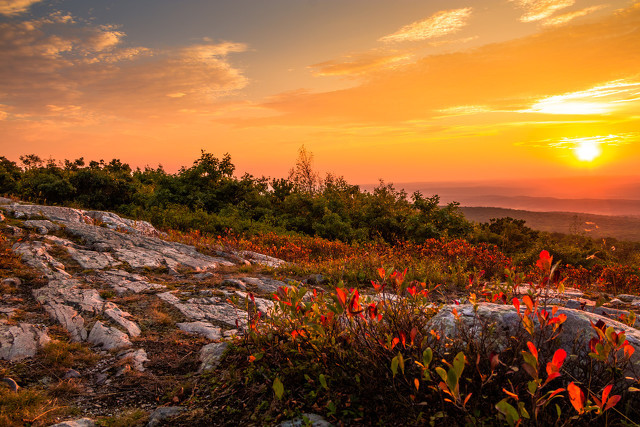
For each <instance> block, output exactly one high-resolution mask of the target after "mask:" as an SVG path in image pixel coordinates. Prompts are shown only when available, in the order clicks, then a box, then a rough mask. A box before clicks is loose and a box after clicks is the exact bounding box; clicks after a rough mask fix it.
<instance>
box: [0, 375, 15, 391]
mask: <svg viewBox="0 0 640 427" xmlns="http://www.w3.org/2000/svg"><path fill="white" fill-rule="evenodd" d="M0 381H2V382H3V383H5V384H6V386H7V387H9V390H11V391H12V392H14V393H17V392H18V390H19V389H20V386H19V385H18V383H17V382H16V381H15V380H14V379H13V378H8V377H5V378H2V379H1V380H0Z"/></svg>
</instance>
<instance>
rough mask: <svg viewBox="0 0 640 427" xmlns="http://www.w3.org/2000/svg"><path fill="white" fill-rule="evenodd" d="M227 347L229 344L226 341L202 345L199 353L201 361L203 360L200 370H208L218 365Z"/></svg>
mask: <svg viewBox="0 0 640 427" xmlns="http://www.w3.org/2000/svg"><path fill="white" fill-rule="evenodd" d="M227 347H229V344H228V343H226V342H217V343H212V344H207V345H205V346H204V347H202V349H201V350H200V355H199V359H200V362H202V363H201V364H200V372H203V371H208V370H210V369H214V368H215V367H216V366H218V364H219V363H220V359H221V358H222V355H223V354H224V352H225V350H226V349H227Z"/></svg>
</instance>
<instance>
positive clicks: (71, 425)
mask: <svg viewBox="0 0 640 427" xmlns="http://www.w3.org/2000/svg"><path fill="white" fill-rule="evenodd" d="M95 426H96V423H95V421H93V420H92V419H90V418H80V419H78V420H71V421H63V422H61V423H58V424H54V425H52V426H51V427H95Z"/></svg>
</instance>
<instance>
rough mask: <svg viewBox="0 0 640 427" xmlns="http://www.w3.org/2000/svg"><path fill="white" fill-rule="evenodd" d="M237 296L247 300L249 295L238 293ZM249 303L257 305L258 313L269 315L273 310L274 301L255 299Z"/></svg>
mask: <svg viewBox="0 0 640 427" xmlns="http://www.w3.org/2000/svg"><path fill="white" fill-rule="evenodd" d="M236 295H238V296H239V297H240V298H247V295H248V294H247V293H246V292H242V291H236ZM249 302H250V303H251V304H255V306H256V308H257V309H258V311H260V312H262V314H267V313H268V312H269V310H271V308H273V301H270V300H267V299H264V298H259V297H253V300H251V299H249Z"/></svg>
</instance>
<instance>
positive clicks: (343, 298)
mask: <svg viewBox="0 0 640 427" xmlns="http://www.w3.org/2000/svg"><path fill="white" fill-rule="evenodd" d="M336 295H338V299H339V300H340V303H341V304H342V305H343V306H344V305H345V304H346V303H347V294H345V293H344V291H343V290H342V289H340V288H336Z"/></svg>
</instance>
